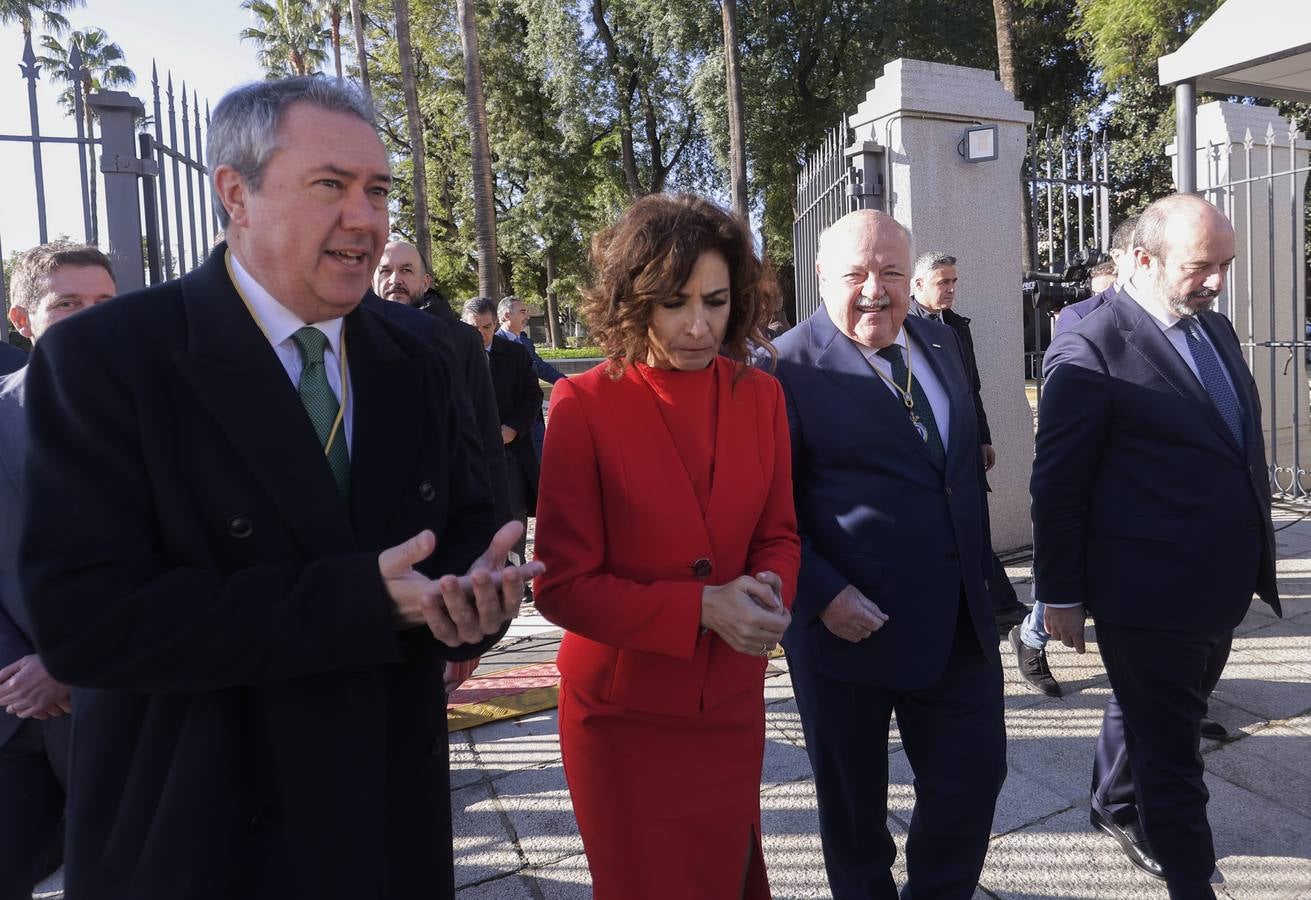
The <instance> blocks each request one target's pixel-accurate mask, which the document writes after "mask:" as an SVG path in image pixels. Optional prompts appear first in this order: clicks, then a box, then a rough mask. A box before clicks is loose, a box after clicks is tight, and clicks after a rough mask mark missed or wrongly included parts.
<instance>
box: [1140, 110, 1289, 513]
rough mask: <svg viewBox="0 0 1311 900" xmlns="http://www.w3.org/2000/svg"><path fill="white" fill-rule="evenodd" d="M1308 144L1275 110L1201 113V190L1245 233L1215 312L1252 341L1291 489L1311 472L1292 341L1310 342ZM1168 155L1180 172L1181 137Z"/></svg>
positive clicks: (1252, 360) (1275, 445) (1271, 447)
mask: <svg viewBox="0 0 1311 900" xmlns="http://www.w3.org/2000/svg"><path fill="white" fill-rule="evenodd" d="M1308 151H1311V141H1307V140H1304V139H1302V137H1301V135H1299V134H1298V133H1297V131H1296V130H1295V129H1294V128H1293V125H1292V123H1291V122H1290V121H1289V120H1288V119H1285V118H1284V117H1283V116H1281V115H1279V113H1278V112H1277V111H1276V110H1275V109H1273V108H1271V107H1268V106H1247V105H1244V104H1241V103H1230V102H1227V101H1215V102H1212V103H1207V104H1204V105H1203V106H1201V107H1199V108H1198V110H1197V151H1196V153H1195V160H1196V171H1197V191H1198V192H1199V193H1200V194H1201V195H1202V196H1203V197H1205V198H1206V199H1208V200H1210V201H1211V202H1212V203H1214V204H1215V205H1216V206H1218V207H1219V208H1220V209H1221V210H1222V211H1223V212H1224V213H1225V214H1226V215H1227V216H1228V217H1229V221H1230V222H1232V223H1233V226H1234V231H1235V236H1236V238H1237V240H1236V242H1235V252H1236V255H1235V257H1234V263H1233V266H1232V267H1231V268H1230V270H1229V278H1228V281H1227V285H1226V289H1225V292H1224V294H1223V295H1222V296H1221V297H1220V299H1219V300H1218V301H1217V303H1216V309H1218V310H1219V311H1220V312H1222V313H1224V314H1225V315H1227V316H1228V317H1229V319H1230V321H1232V322H1233V323H1234V330H1235V331H1237V332H1238V339H1239V341H1241V342H1243V343H1244V345H1245V346H1244V355H1245V356H1246V358H1247V360H1248V365H1249V366H1251V368H1252V375H1253V377H1254V378H1255V379H1256V384H1257V388H1258V389H1259V390H1260V393H1261V406H1262V412H1263V416H1262V419H1263V425H1264V430H1265V439H1266V452H1267V454H1268V456H1269V458H1270V461H1271V463H1272V465H1273V466H1275V468H1276V471H1275V477H1276V481H1277V482H1278V484H1279V486H1280V487H1281V488H1283V489H1285V490H1287V489H1290V488H1292V485H1293V481H1294V477H1295V474H1296V473H1297V472H1298V471H1299V470H1302V471H1311V407H1309V406H1308V391H1307V375H1308V372H1307V366H1306V362H1305V360H1306V357H1305V349H1306V348H1304V347H1299V346H1289V345H1288V342H1291V341H1303V340H1305V324H1306V315H1307V311H1306V301H1305V297H1306V262H1307V261H1306V256H1305V242H1304V233H1303V232H1304V228H1305V224H1304V223H1305V221H1306V219H1305V198H1306V181H1307V172H1306V166H1307V161H1308V157H1309V156H1311V153H1309V152H1308ZM1166 153H1167V154H1169V155H1170V157H1171V159H1172V160H1173V161H1174V165H1175V169H1176V171H1177V170H1178V169H1179V156H1178V147H1177V142H1172V143H1171V144H1170V145H1169V146H1167V147H1166ZM1299 168H1300V169H1302V170H1303V171H1301V172H1296V173H1294V174H1291V175H1280V174H1279V173H1281V172H1290V171H1292V170H1296V169H1299ZM1272 173H1273V177H1269V176H1271V174H1272ZM1248 179H1251V180H1248ZM1271 343H1283V344H1284V346H1270V344H1271ZM1301 481H1302V482H1303V483H1311V478H1308V477H1302V478H1301Z"/></svg>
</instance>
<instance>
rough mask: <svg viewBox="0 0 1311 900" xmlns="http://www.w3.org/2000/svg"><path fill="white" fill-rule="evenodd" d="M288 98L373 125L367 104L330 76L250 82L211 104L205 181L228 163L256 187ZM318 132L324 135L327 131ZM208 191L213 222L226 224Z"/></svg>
mask: <svg viewBox="0 0 1311 900" xmlns="http://www.w3.org/2000/svg"><path fill="white" fill-rule="evenodd" d="M294 103H308V104H310V105H312V106H317V107H319V108H320V109H326V110H328V111H329V112H340V113H347V114H349V115H352V116H355V117H356V118H358V119H359V120H360V121H361V122H364V123H365V124H367V125H368V126H369V127H370V128H374V129H376V128H377V122H376V120H375V118H374V114H373V109H372V107H370V106H369V103H368V101H367V100H365V99H364V95H363V94H362V93H361V92H360V90H359V89H358V88H356V87H355V85H353V84H351V83H349V82H343V83H341V84H339V83H338V82H337V81H336V79H332V78H324V77H321V76H315V75H304V76H299V77H296V78H272V79H269V80H268V81H252V82H250V83H249V84H243V85H240V86H239V87H235V88H233V89H232V90H230V91H228V92H227V93H226V94H224V95H223V99H222V100H220V101H219V102H218V106H215V107H214V113H213V116H212V117H211V119H210V125H209V142H208V146H207V147H206V153H207V154H208V161H207V164H208V166H209V171H210V178H211V180H212V179H213V173H214V172H215V171H216V170H217V169H218V167H219V166H231V167H232V168H233V169H234V170H236V172H237V174H238V175H240V176H241V177H242V178H243V179H244V180H245V181H246V183H247V184H249V185H250V187H251V190H255V191H258V190H259V189H260V185H261V183H262V182H263V181H264V170H265V169H266V168H267V167H268V164H269V158H270V157H272V156H273V151H274V150H276V149H278V143H277V139H278V128H279V126H280V125H281V124H282V117H283V116H284V115H285V114H286V112H287V109H288V108H289V107H290V106H291V105H292V104H294ZM323 137H324V139H325V140H328V139H329V137H330V136H329V135H324V136H323ZM213 195H214V212H215V213H216V214H217V215H218V219H219V225H220V226H221V227H223V228H227V227H228V211H227V209H226V208H224V206H223V200H222V199H221V198H220V197H219V195H218V191H217V190H215V191H213Z"/></svg>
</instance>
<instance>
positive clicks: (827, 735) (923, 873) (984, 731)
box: [791, 606, 1006, 900]
mask: <svg viewBox="0 0 1311 900" xmlns="http://www.w3.org/2000/svg"><path fill="white" fill-rule="evenodd" d="M957 620H958V622H957V629H956V638H955V643H954V645H953V647H952V652H951V656H950V658H949V659H948V662H947V667H946V669H945V671H944V672H943V673H942V675H941V676H939V678H938V680H937V681H936V682H935V683H933V684H932V685H930V686H929V687H927V688H924V689H922V690H908V691H893V690H886V689H883V688H878V687H871V686H869V685H863V684H851V683H848V682H843V681H836V680H834V679H831V678H828V677H826V676H823V675H819V674H817V673H815V672H812V671H808V670H806V669H803V668H800V667H792V669H791V671H792V684H793V688H794V690H795V691H796V698H797V708H798V711H799V712H800V714H801V725H802V729H803V730H804V732H805V736H806V750H807V753H808V754H809V755H810V764H811V768H812V769H813V770H814V772H815V790H816V793H817V795H818V800H819V823H820V838H821V840H822V841H823V846H824V865H825V867H826V869H827V870H828V879H829V887H830V888H831V890H832V892H833V897H834V900H872V898H878V900H894V898H896V897H897V887H896V883H895V882H894V881H893V878H892V864H893V862H894V860H895V859H896V855H897V851H896V846H895V845H894V843H893V840H892V835H891V834H890V833H889V832H888V827H887V818H888V724H889V721H890V718H891V715H892V713H893V712H895V713H896V715H897V726H898V728H899V730H900V733H901V742H902V745H903V746H904V748H905V752H906V758H907V760H908V761H909V763H910V765H911V768H912V769H913V770H914V772H915V809H914V812H913V813H912V815H911V820H910V830H909V834H908V836H907V840H906V869H907V880H906V886H905V888H904V890H903V891H902V893H901V897H902V898H903V900H911V898H912V897H922V898H932V900H954V898H961V900H968V898H969V897H971V896H972V895H973V894H974V888H975V885H976V884H977V883H978V880H979V873H980V872H981V871H982V870H983V858H984V855H985V854H986V853H987V849H988V837H989V834H990V832H991V829H992V815H993V810H994V807H995V806H996V802H997V795H998V793H1000V791H1001V786H1002V782H1003V781H1005V779H1006V725H1005V721H1004V719H1003V710H1002V675H1001V666H1000V664H999V663H998V662H997V661H996V660H990V659H988V658H987V657H985V656H984V655H983V652H982V650H981V649H980V648H979V644H978V638H976V637H975V636H974V634H973V630H972V628H971V626H970V624H969V623H970V619H969V615H968V612H967V611H966V610H965V609H964V608H963V606H962V609H961V610H960V613H959V615H958V616H957ZM811 627H813V628H823V627H824V625H823V623H822V622H816V623H815V624H814V625H813V626H811Z"/></svg>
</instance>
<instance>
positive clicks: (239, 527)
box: [228, 516, 255, 538]
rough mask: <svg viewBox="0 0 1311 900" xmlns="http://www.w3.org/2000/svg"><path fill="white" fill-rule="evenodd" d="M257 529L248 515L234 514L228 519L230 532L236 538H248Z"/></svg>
mask: <svg viewBox="0 0 1311 900" xmlns="http://www.w3.org/2000/svg"><path fill="white" fill-rule="evenodd" d="M254 530H255V525H254V523H252V522H251V521H250V519H249V518H248V517H247V516H233V517H232V518H231V519H228V534H230V535H232V536H233V537H234V538H248V537H250V535H251V533H252V532H253V531H254Z"/></svg>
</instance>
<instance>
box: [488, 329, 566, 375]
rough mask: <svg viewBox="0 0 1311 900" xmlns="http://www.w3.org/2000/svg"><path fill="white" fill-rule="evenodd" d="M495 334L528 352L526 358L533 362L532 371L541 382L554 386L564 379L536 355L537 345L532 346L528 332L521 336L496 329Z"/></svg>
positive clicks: (554, 368)
mask: <svg viewBox="0 0 1311 900" xmlns="http://www.w3.org/2000/svg"><path fill="white" fill-rule="evenodd" d="M496 334H497V336H498V337H503V338H505V339H506V340H507V341H515V342H517V343H518V344H519V346H520V347H523V348H524V349H525V350H527V351H528V356H529V357H531V358H532V361H533V371H534V372H536V373H537V377H538V378H540V379H541V380H542V381H545V382H546V383H547V384H555V383H556V382H557V381H559V380H560V379H561V378H564V377H565V374H564V373H563V372H561V371H560V370H559V369H557V368H556V367H555V366H553V365H551V364H550V363H549V362H547V361H546V360H544V359H542V358H541V357H540V356H539V355H538V354H537V345H536V344H534V343H533V339H532V338H530V337H529V336H528V332H526V331H525V332H524V333H523V334H513V333H512V332H509V331H506V330H505V329H504V328H498V329H497V331H496Z"/></svg>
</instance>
